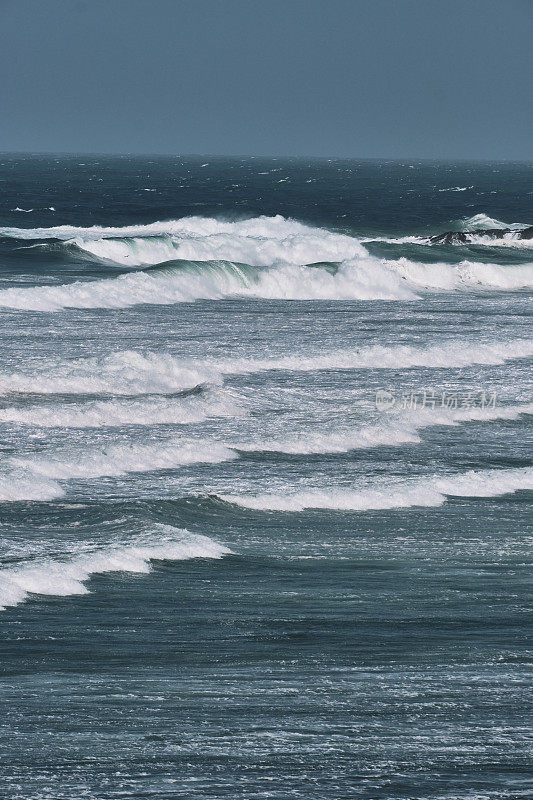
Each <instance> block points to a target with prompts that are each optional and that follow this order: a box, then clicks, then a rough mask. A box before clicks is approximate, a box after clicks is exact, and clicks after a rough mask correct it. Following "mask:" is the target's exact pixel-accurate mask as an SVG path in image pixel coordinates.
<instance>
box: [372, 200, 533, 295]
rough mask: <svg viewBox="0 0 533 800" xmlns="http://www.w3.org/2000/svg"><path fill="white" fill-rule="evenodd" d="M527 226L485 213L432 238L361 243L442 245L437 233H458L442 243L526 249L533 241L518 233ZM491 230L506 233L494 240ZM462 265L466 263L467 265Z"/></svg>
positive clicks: (380, 238) (452, 224)
mask: <svg viewBox="0 0 533 800" xmlns="http://www.w3.org/2000/svg"><path fill="white" fill-rule="evenodd" d="M441 191H442V190H441ZM450 191H451V190H450ZM530 226H531V223H524V222H502V221H501V220H499V219H493V218H492V217H489V216H487V214H474V216H472V217H468V218H467V219H461V220H456V221H454V222H450V223H447V225H446V228H445V231H444V232H443V231H442V230H441V231H436V232H435V233H434V234H432V235H425V236H420V235H414V234H408V235H406V236H396V237H389V236H376V237H364V238H362V239H361V240H360V241H361V242H362V243H363V244H366V243H368V242H388V243H391V244H419V245H434V244H439V245H441V244H443V242H441V241H433V240H434V239H438V238H439V234H444V233H448V232H451V233H453V232H456V233H459V234H461V235H462V238H461V239H459V238H457V241H454V240H453V238H452V239H451V241H448V242H445V243H444V244H448V245H450V244H451V245H457V244H465V241H466V243H467V244H478V245H483V246H487V247H518V248H524V249H528V248H532V247H533V239H527V238H521V236H520V233H521V231H524V230H525V229H527V228H529V227H530ZM491 230H492V231H505V233H504V234H503V235H501V236H497V237H496V236H490V235H487V231H491ZM463 263H465V264H468V263H469V262H463ZM424 266H429V265H424ZM477 266H478V267H482V268H483V267H485V266H489V267H491V268H492V267H494V266H495V265H485V264H483V265H481V264H477ZM526 268H527V269H528V270H529V273H528V274H529V276H530V277H529V282H531V265H527V267H526ZM497 269H499V270H501V272H502V274H503V273H504V272H506V271H507V267H498V268H497Z"/></svg>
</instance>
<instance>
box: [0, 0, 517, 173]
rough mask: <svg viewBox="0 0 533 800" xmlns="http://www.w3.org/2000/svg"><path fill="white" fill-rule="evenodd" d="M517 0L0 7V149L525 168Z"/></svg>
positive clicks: (183, 0)
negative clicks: (490, 162)
mask: <svg viewBox="0 0 533 800" xmlns="http://www.w3.org/2000/svg"><path fill="white" fill-rule="evenodd" d="M532 54H533V0H0V151H4V152H5V151H15V152H58V153H60V152H64V153H66V152H75V153H150V154H156V153H161V154H209V155H267V156H268V155H273V156H282V155H288V156H319V157H342V158H404V157H411V158H415V157H418V158H430V159H463V158H464V159H509V160H529V161H531V160H533V152H532V142H533V102H532V99H533V98H532V95H533V91H532V84H533V80H532V79H533V55H532Z"/></svg>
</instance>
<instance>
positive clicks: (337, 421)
mask: <svg viewBox="0 0 533 800" xmlns="http://www.w3.org/2000/svg"><path fill="white" fill-rule="evenodd" d="M532 170H533V167H532V166H531V165H527V164H526V165H524V164H477V165H472V164H431V163H418V162H405V163H402V164H400V163H397V162H370V161H368V162H348V161H339V160H332V161H327V162H325V161H307V160H295V159H293V160H282V159H268V160H267V159H259V158H256V159H251V158H250V159H231V160H228V159H226V160H224V159H212V158H209V157H206V158H204V159H197V158H194V159H193V158H190V159H189V158H188V159H185V158H172V159H170V158H149V157H147V158H142V159H141V158H108V157H103V156H102V157H93V156H90V157H89V156H76V157H73V156H69V157H52V156H50V157H44V156H20V155H18V156H3V157H1V158H0V200H1V207H0V315H1V325H0V454H1V461H0V608H1V610H0V668H1V684H0V686H1V689H0V691H1V702H2V715H1V716H0V796H2V797H5V798H6V800H28V799H29V798H31V799H32V800H44V798H46V799H47V800H51V799H52V798H53V799H54V800H67V799H68V800H81V799H82V798H91V799H92V800H111V798H119V797H128V798H148V797H157V798H165V799H166V798H187V799H188V798H199V800H200V799H201V798H228V799H231V800H238V799H239V798H242V800H250V798H275V799H276V800H278V799H279V800H286V799H287V798H298V799H301V800H308V798H324V800H326V798H327V799H328V800H332V799H333V800H343V798H353V797H360V798H364V800H374V799H375V800H378V799H379V800H381V799H383V800H385V799H387V800H404V799H405V800H414V799H416V800H426V799H428V800H429V799H430V798H431V800H474V799H475V800H500V799H503V798H507V799H509V800H511V799H512V798H527V797H530V796H531V794H532V792H533V782H532V781H531V777H530V776H531V772H530V755H531V729H530V719H531V708H530V705H531V701H530V694H531V692H530V684H531V656H530V654H531V641H530V638H531V637H530V634H531V616H530V603H529V594H530V577H531V538H530V533H531V505H530V501H531V490H532V488H533V469H532V464H531V414H532V411H533V404H532V399H531V369H530V365H531V355H532V354H533V341H532V337H531V316H530V314H531V305H530V299H531V288H532V286H533V268H532V264H531V262H532V254H533V251H532V247H533V245H532V241H531V240H526V239H522V238H520V231H521V230H523V229H525V228H526V227H527V226H528V225H531V224H533V185H532V183H531V177H532ZM487 229H492V230H505V233H504V235H503V238H499V239H491V238H490V236H487V234H485V233H484V231H485V230H487ZM444 231H456V232H464V231H470V232H471V233H472V235H471V237H470V241H469V242H468V243H466V244H465V243H464V242H462V243H461V242H460V243H458V244H453V243H450V244H434V243H432V242H431V240H430V238H429V237H431V236H432V235H435V234H438V233H442V232H444Z"/></svg>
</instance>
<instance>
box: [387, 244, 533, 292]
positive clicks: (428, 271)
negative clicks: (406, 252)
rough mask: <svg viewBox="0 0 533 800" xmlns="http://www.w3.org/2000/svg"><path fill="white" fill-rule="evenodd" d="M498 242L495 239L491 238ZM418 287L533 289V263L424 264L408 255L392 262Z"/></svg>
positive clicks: (430, 289)
mask: <svg viewBox="0 0 533 800" xmlns="http://www.w3.org/2000/svg"><path fill="white" fill-rule="evenodd" d="M491 243H492V244H494V241H493V240H491ZM388 263H389V267H390V268H391V269H394V270H395V272H396V273H397V274H398V275H399V276H401V277H402V278H404V279H405V280H406V281H407V282H408V284H409V286H410V287H411V288H412V289H413V290H415V291H418V292H420V291H423V290H429V291H471V290H475V289H478V290H482V291H483V290H489V291H492V290H495V291H518V290H521V289H533V264H519V265H512V266H505V267H503V266H500V265H499V264H487V263H480V262H476V261H462V262H461V263H460V264H444V263H432V264H421V263H418V262H416V261H411V260H409V259H407V258H400V259H398V260H397V261H394V262H392V261H391V262H388Z"/></svg>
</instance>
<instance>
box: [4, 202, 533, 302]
mask: <svg viewBox="0 0 533 800" xmlns="http://www.w3.org/2000/svg"><path fill="white" fill-rule="evenodd" d="M481 217H483V215H477V217H475V218H472V219H473V220H477V223H476V222H472V224H473V225H477V224H479V225H481V224H488V222H487V220H488V218H485V217H483V219H480V218H481ZM493 222H494V221H493ZM496 222H497V221H496ZM2 235H3V236H13V237H16V238H18V239H40V240H43V239H47V238H48V239H56V240H57V239H60V240H61V242H62V243H63V244H62V246H65V247H68V248H75V249H76V251H77V252H78V253H85V255H87V257H90V258H92V259H98V260H100V261H104V262H112V263H113V264H117V265H120V266H122V267H124V266H130V267H132V268H136V269H133V270H132V272H129V273H127V274H123V275H120V276H118V277H114V278H106V279H102V280H93V281H76V282H73V283H68V284H62V285H59V286H58V285H53V286H32V287H13V288H9V289H3V290H2V291H0V306H3V307H5V308H13V309H21V310H33V311H60V310H63V309H66V308H127V307H129V306H133V305H137V304H142V303H148V304H154V305H169V304H173V303H183V302H192V301H195V300H199V299H211V300H215V299H220V298H226V297H242V296H244V297H255V298H264V299H278V300H415V299H417V298H418V294H417V293H418V292H420V291H424V290H425V291H453V290H458V291H460V290H475V289H479V288H481V289H487V290H504V291H509V290H517V289H518V290H519V289H523V288H528V287H531V286H533V269H532V268H531V266H530V265H522V266H512V267H502V266H498V265H496V264H479V263H473V262H469V261H465V262H463V263H462V264H459V265H449V264H424V263H418V262H416V261H410V260H408V259H399V260H396V261H394V260H387V259H379V258H375V257H373V256H371V255H369V253H368V251H367V250H366V249H365V248H364V247H363V245H362V244H361V240H359V239H357V238H355V237H353V236H348V235H346V234H344V233H336V232H332V231H328V230H326V229H323V228H312V227H310V226H307V225H304V224H302V223H300V222H296V221H294V220H290V219H284V218H283V217H281V216H276V217H257V218H255V219H250V220H245V221H240V222H223V221H219V220H215V219H210V218H202V217H188V218H184V219H182V220H174V221H169V222H158V223H153V224H152V225H144V226H142V225H141V226H128V227H123V228H101V227H94V228H73V227H70V226H62V227H56V228H34V229H24V228H2V229H0V236H2ZM509 235H510V236H512V235H513V233H512V232H511V233H510V234H509ZM363 241H364V240H363ZM387 241H414V242H418V243H420V242H426V243H427V240H421V239H420V238H417V237H404V239H398V240H387ZM498 241H501V240H498ZM154 265H162V266H160V268H156V269H152V268H151V267H153V266H154ZM165 265H166V266H165ZM139 267H143V268H144V269H138V268H139Z"/></svg>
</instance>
